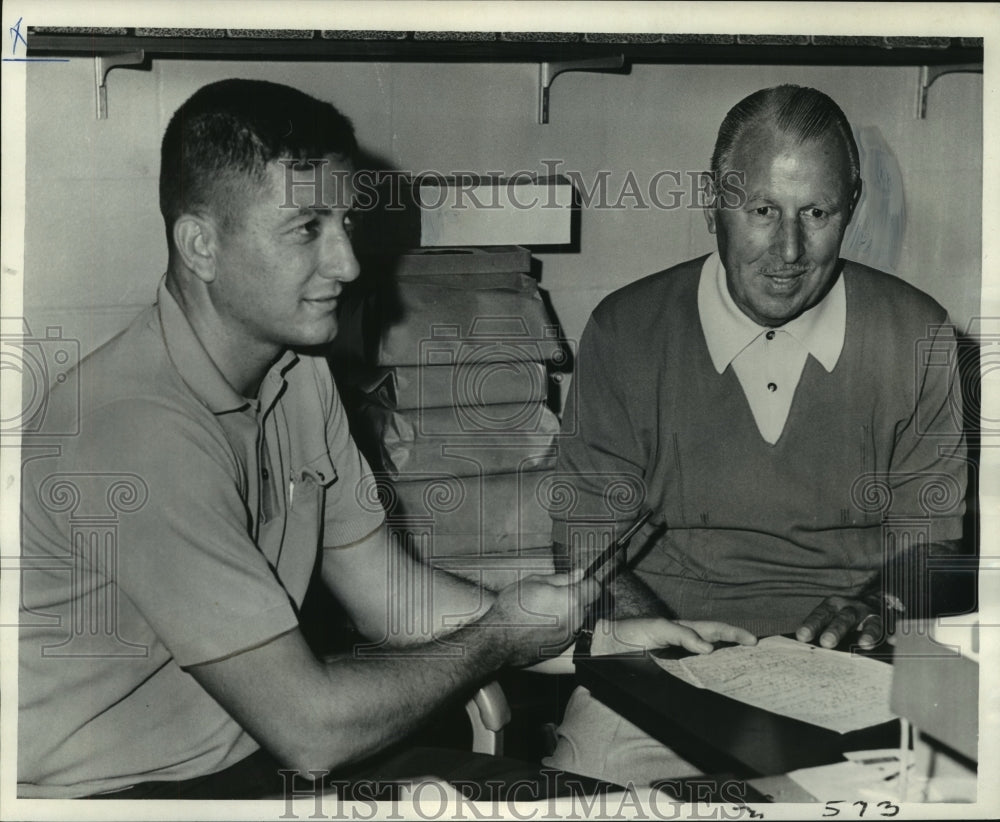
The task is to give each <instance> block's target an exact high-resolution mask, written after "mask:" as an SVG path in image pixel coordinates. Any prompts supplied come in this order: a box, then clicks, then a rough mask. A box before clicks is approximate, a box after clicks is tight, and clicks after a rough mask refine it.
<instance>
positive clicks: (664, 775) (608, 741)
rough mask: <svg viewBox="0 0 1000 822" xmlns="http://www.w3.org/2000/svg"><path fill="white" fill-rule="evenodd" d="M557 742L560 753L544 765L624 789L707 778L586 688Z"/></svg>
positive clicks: (572, 703) (576, 695) (574, 699)
mask: <svg viewBox="0 0 1000 822" xmlns="http://www.w3.org/2000/svg"><path fill="white" fill-rule="evenodd" d="M556 738H557V740H558V741H557V744H556V749H555V752H554V753H553V754H552V756H548V757H546V758H545V759H543V760H542V764H543V765H545V766H547V767H551V768H560V769H562V770H564V771H570V772H572V773H578V774H582V775H584V776H590V777H593V778H595V779H603V780H606V781H608V782H614V783H615V784H618V785H622V786H623V787H628V786H629V785H632V786H634V787H636V788H640V787H648V786H649V785H650V784H652V783H653V782H655V781H656V780H658V779H674V778H678V777H684V776H702V775H703V773H702V771H700V770H698V769H697V768H696V767H695V766H694V765H692V764H691V763H690V762H688V761H687V760H686V759H683V758H682V757H680V756H678V755H677V754H676V753H674V751H672V750H670V748H668V747H667V746H666V745H664V744H663V743H661V742H658V741H657V740H655V739H654V738H653V737H651V736H650V735H649V734H647V733H645V732H643V731H641V730H640V729H639V728H637V727H636V726H635V725H633V724H632V723H631V722H629V721H628V720H627V719H624V718H623V717H622V716H620V715H619V714H617V713H615V712H614V711H612V710H611V709H610V708H609V707H607V706H606V705H605V704H604V703H603V702H601V701H599V700H597V699H595V698H594V697H593V696H591V694H590V691H588V690H587V689H586V688H577V689H576V690H575V691H573V694H572V695H571V696H570V698H569V703H568V704H567V705H566V713H565V715H564V716H563V721H562V724H561V725H560V726H559V727H558V728H557V729H556Z"/></svg>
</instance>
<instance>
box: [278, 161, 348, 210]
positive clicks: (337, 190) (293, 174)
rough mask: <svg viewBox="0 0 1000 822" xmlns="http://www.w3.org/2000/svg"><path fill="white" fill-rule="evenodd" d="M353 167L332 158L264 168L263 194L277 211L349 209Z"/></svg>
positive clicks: (280, 163) (283, 163)
mask: <svg viewBox="0 0 1000 822" xmlns="http://www.w3.org/2000/svg"><path fill="white" fill-rule="evenodd" d="M353 175H354V166H353V164H352V163H351V162H350V161H349V160H347V159H345V158H344V157H341V156H340V155H336V154H328V155H327V156H325V157H318V158H315V159H307V160H299V159H293V158H279V159H277V160H274V161H272V162H270V163H268V165H267V185H266V186H265V188H266V189H267V194H266V195H265V196H268V197H269V198H270V199H273V200H275V201H276V202H277V204H278V205H279V206H280V207H281V208H288V209H314V210H318V209H337V210H340V209H349V208H351V206H352V204H353V202H354V194H355V192H354V185H353V181H352V178H353Z"/></svg>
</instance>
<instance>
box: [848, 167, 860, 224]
mask: <svg viewBox="0 0 1000 822" xmlns="http://www.w3.org/2000/svg"><path fill="white" fill-rule="evenodd" d="M860 199H861V178H860V177H859V178H858V181H857V183H855V184H854V191H852V192H851V205H850V208H849V209H848V211H847V221H848V222H850V221H851V218H852V217H854V210H855V209H856V208H857V207H858V201H859V200H860Z"/></svg>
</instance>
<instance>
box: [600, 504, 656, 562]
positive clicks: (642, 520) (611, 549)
mask: <svg viewBox="0 0 1000 822" xmlns="http://www.w3.org/2000/svg"><path fill="white" fill-rule="evenodd" d="M651 516H653V512H652V511H651V510H647V511H646V512H645V513H644V514H643V515H642V516H641V517H639V519H637V520H636V521H635V522H633V523H632V525H631V526H629V529H628V530H627V531H626V532H625V533H624V534H622V535H621V536H620V537H618V539H616V540H615V541H614V542H612V543H611V544H610V545H609V546H608V547H607V548H605V549H604V550H603V551H601V553H600V555H599V556H598V557H597V559H595V560H594V561H593V562H592V563H590V567H589V568H587V570H586V571H585V572H584V574H583V578H584V579H590V578H591V577H593V576H594V575H595V574H596V573H597V572H598V571H599V570H600V569H601V568H602V567H603V566H604V565H605V563H607V562H609V561H610V560H611V558H612V557H614V555H615V554H617V553H618V552H619V551H620V550H621V549H622V548H624V547H625V546H626V545H628V542H629V540H630V539H632V537H634V536H635V535H636V533H637V532H638V531H639V529H640V528H642V526H643V525H645V524H646V520H648V519H649V518H650V517H651Z"/></svg>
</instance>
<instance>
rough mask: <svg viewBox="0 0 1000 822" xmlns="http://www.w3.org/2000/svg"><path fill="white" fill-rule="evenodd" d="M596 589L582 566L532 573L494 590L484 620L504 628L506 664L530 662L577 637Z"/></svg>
mask: <svg viewBox="0 0 1000 822" xmlns="http://www.w3.org/2000/svg"><path fill="white" fill-rule="evenodd" d="M599 593H600V585H599V584H598V583H597V582H596V581H595V580H593V579H588V580H584V579H583V571H582V570H578V571H574V572H573V573H571V574H552V575H549V576H540V575H537V574H532V575H531V576H528V577H525V578H524V579H522V580H520V581H519V582H515V583H513V584H511V585H508V586H507V587H506V588H504V589H503V590H502V591H500V592H499V593H498V594H497V598H496V601H495V602H494V603H493V606H492V607H491V608H490V610H489V612H488V613H487V614H486V616H485V617H484V618H483V620H482V625H483V627H484V628H486V627H488V628H491V629H492V628H493V627H499V628H502V629H503V631H502V639H501V641H502V642H503V643H505V646H506V651H507V664H509V665H517V666H521V665H532V664H534V663H537V662H540V661H541V660H542V659H543V658H545V657H548V656H550V655H556V654H558V653H559V651H561V650H562V649H563V648H566V647H567V646H568V645H569V644H570V643H571V642H572V641H573V640H574V639H575V638H576V634H577V631H579V630H580V626H581V625H583V617H584V611H585V609H586V607H587V606H588V605H589V604H590V603H591V602H593V600H594V599H596V597H597V595H598V594H599ZM543 649H544V655H543V653H542V651H543Z"/></svg>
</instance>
